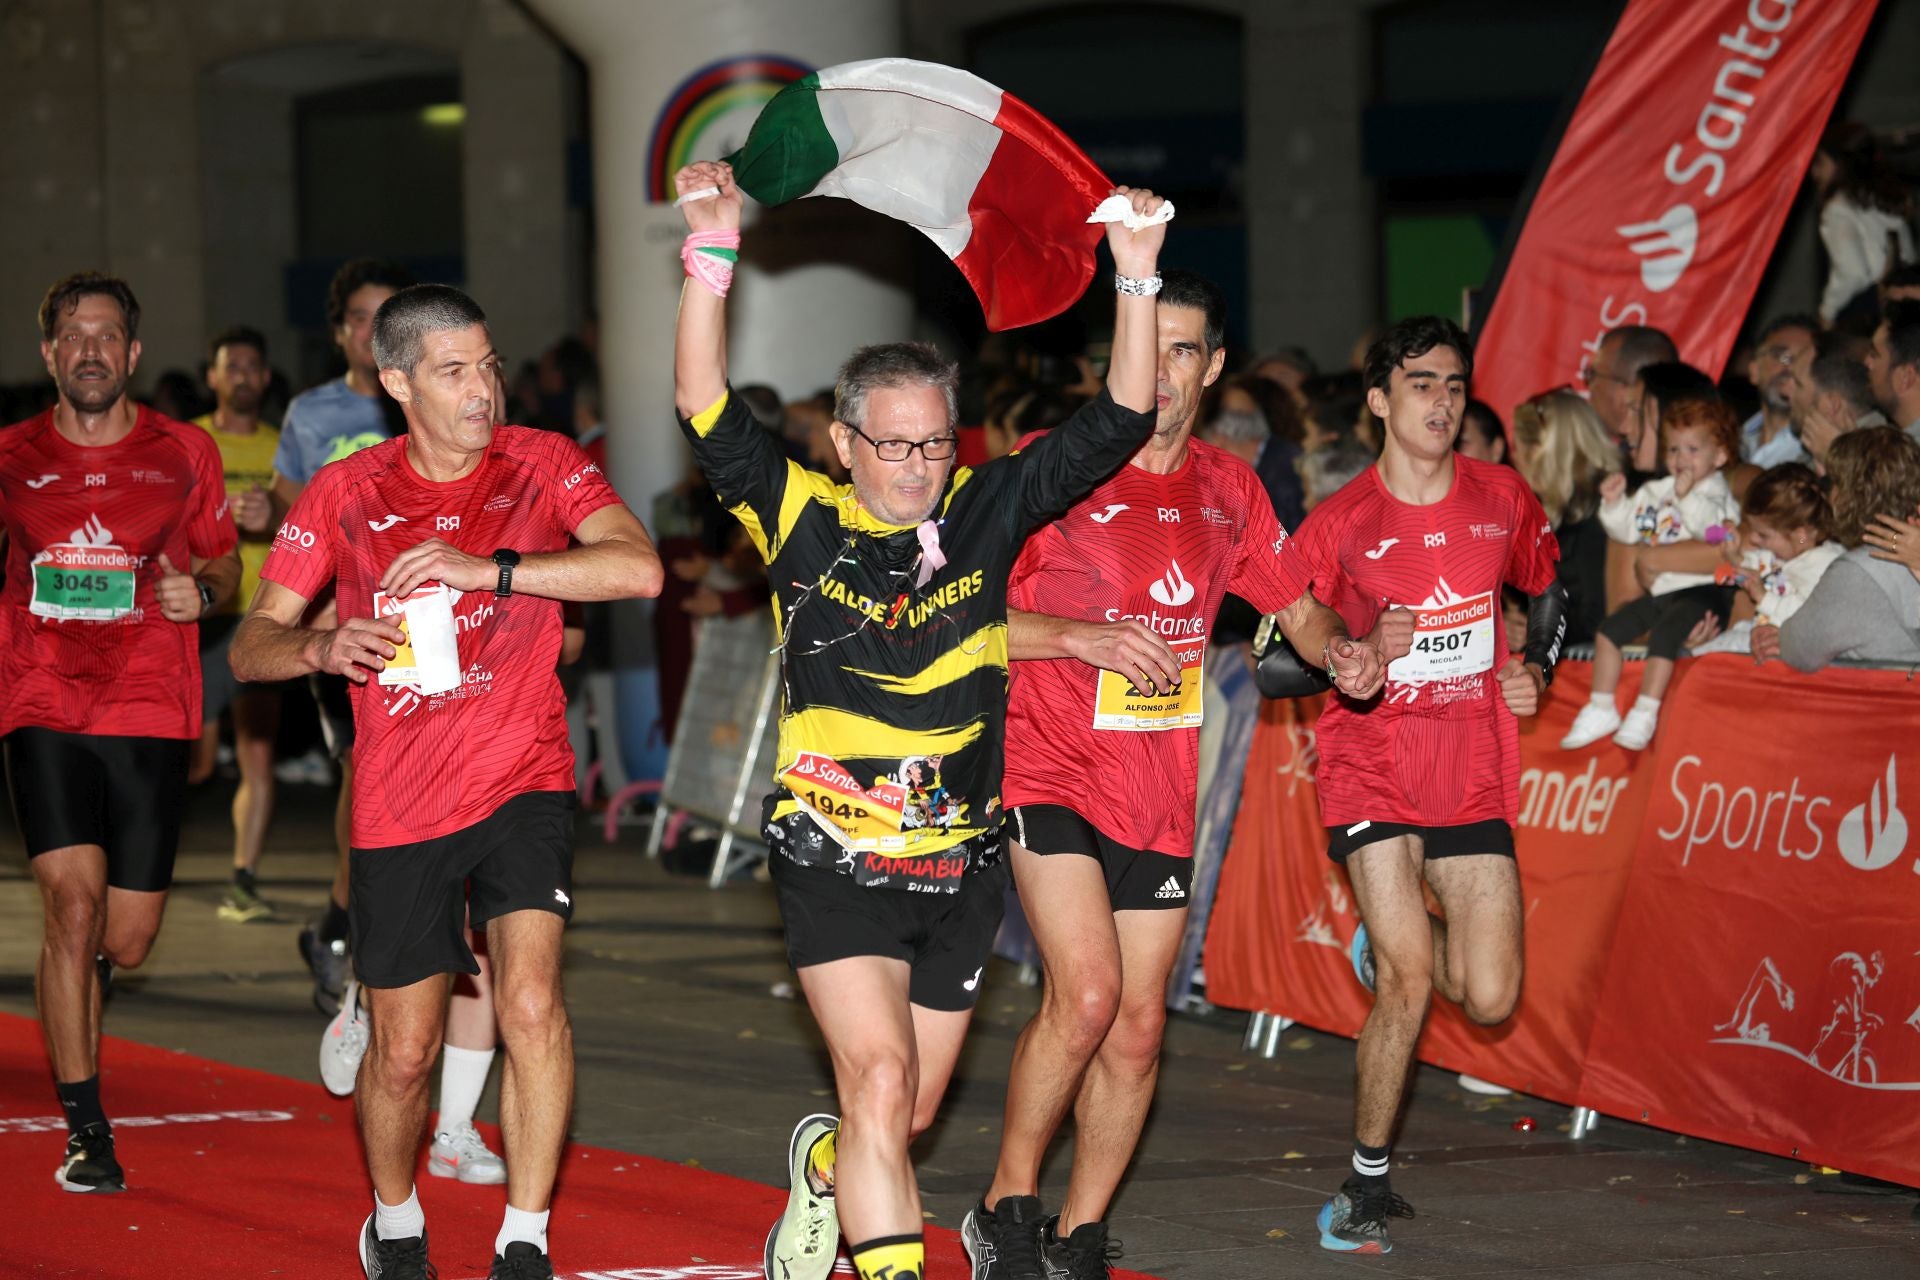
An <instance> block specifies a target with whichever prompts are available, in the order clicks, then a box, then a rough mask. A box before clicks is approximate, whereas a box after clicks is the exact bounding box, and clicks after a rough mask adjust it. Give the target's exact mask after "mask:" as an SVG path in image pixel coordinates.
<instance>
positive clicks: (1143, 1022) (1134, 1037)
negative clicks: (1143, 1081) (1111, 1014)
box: [1100, 1000, 1167, 1075]
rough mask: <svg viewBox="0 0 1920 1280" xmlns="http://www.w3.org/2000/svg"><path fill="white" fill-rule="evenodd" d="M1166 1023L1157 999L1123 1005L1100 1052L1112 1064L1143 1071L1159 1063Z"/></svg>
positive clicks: (1137, 1071) (1140, 1072)
mask: <svg viewBox="0 0 1920 1280" xmlns="http://www.w3.org/2000/svg"><path fill="white" fill-rule="evenodd" d="M1166 1026H1167V1011H1166V1006H1165V1005H1163V1004H1162V1003H1161V1002H1160V1001H1158V1000H1151V1001H1141V1002H1139V1003H1135V1004H1129V1005H1126V1006H1123V1007H1122V1008H1121V1010H1120V1013H1119V1016H1117V1017H1116V1018H1114V1020H1113V1027H1112V1029H1111V1030H1110V1031H1108V1032H1107V1038H1106V1042H1105V1043H1104V1044H1103V1045H1102V1046H1101V1048H1100V1052H1101V1054H1102V1055H1103V1056H1104V1057H1105V1058H1106V1059H1107V1060H1108V1061H1109V1062H1111V1063H1113V1064H1114V1065H1116V1066H1119V1067H1122V1068H1124V1069H1126V1070H1128V1071H1132V1072H1135V1073H1136V1074H1140V1075H1145V1074H1146V1073H1148V1072H1150V1071H1152V1070H1153V1069H1154V1067H1155V1066H1156V1065H1158V1064H1159V1061H1160V1042H1161V1038H1162V1036H1163V1035H1164V1034H1165V1031H1166Z"/></svg>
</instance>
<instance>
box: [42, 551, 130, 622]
mask: <svg viewBox="0 0 1920 1280" xmlns="http://www.w3.org/2000/svg"><path fill="white" fill-rule="evenodd" d="M27 608H28V610H29V611H30V612H31V613H33V615H34V616H35V617H39V618H54V619H56V620H59V621H62V622H65V621H70V620H80V621H85V622H111V621H112V620H113V619H115V618H124V617H126V616H127V615H128V614H130V613H132V612H133V557H132V556H131V555H129V554H128V553H127V551H126V549H125V548H124V547H115V546H102V547H93V546H83V545H81V544H79V543H73V542H56V543H54V544H53V545H52V546H50V547H48V548H47V549H46V550H45V551H42V552H41V553H40V554H39V555H37V556H35V557H34V558H33V599H32V601H31V602H30V603H29V604H28V606H27Z"/></svg>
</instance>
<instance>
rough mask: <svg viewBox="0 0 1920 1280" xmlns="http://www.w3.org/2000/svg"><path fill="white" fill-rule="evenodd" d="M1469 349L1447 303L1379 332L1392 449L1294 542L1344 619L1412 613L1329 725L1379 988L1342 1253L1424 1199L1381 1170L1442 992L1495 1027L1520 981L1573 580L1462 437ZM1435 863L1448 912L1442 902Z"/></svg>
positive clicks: (1535, 503)
mask: <svg viewBox="0 0 1920 1280" xmlns="http://www.w3.org/2000/svg"><path fill="white" fill-rule="evenodd" d="M1472 366H1473V350H1472V347H1471V346H1470V344H1469V343H1468V341H1467V337H1466V335H1465V334H1464V333H1462V332H1461V331H1460V328H1459V326H1457V325H1455V324H1453V323H1452V322H1451V321H1447V320H1443V319H1438V318H1436V317H1431V316H1425V317H1418V318H1415V319H1411V320H1403V321H1401V322H1400V323H1399V324H1396V325H1394V326H1393V328H1391V329H1389V330H1388V331H1387V333H1386V335H1385V336H1384V337H1382V338H1381V339H1380V340H1379V341H1378V342H1376V343H1374V345H1373V347H1372V349H1371V350H1370V351H1368V353H1367V360H1366V369H1365V372H1364V377H1365V380H1366V388H1367V404H1368V407H1370V408H1371V409H1372V410H1373V412H1374V413H1375V414H1376V415H1378V416H1379V417H1381V418H1382V419H1384V420H1385V422H1386V439H1385V445H1384V448H1383V449H1382V451H1381V455H1380V461H1379V462H1378V463H1377V464H1376V465H1375V466H1373V467H1371V468H1369V469H1368V470H1367V471H1366V472H1364V473H1363V474H1362V475H1360V477H1359V478H1357V479H1356V480H1354V481H1353V482H1352V483H1351V484H1349V485H1347V486H1346V487H1345V488H1343V489H1341V490H1340V491H1339V492H1338V493H1336V494H1335V495H1334V496H1333V497H1331V498H1328V499H1327V500H1326V501H1325V502H1323V503H1321V504H1320V505H1319V506H1317V507H1315V508H1314V511H1313V514H1312V515H1310V516H1309V517H1308V518H1307V520H1306V522H1305V523H1304V524H1302V525H1301V527H1300V528H1299V530H1298V531H1296V533H1295V534H1294V536H1293V537H1292V538H1289V539H1288V540H1287V547H1286V552H1285V554H1284V555H1283V556H1282V557H1281V569H1282V571H1283V573H1284V574H1285V575H1286V576H1287V578H1288V580H1289V581H1290V582H1291V583H1292V584H1294V586H1295V587H1296V588H1297V589H1300V590H1306V589H1309V588H1310V589H1311V590H1312V591H1313V592H1314V594H1315V595H1317V596H1318V597H1319V598H1320V599H1323V600H1326V601H1328V602H1329V603H1331V604H1333V605H1334V606H1335V607H1336V608H1338V609H1339V610H1340V612H1341V614H1342V616H1344V617H1346V618H1347V619H1348V621H1349V622H1355V623H1358V624H1361V625H1365V624H1367V623H1369V622H1370V621H1371V619H1372V618H1373V617H1374V616H1375V615H1376V614H1379V613H1380V612H1381V611H1382V607H1383V606H1391V607H1404V608H1406V609H1410V610H1411V611H1412V616H1411V623H1412V637H1411V647H1410V649H1409V650H1408V651H1407V652H1406V653H1405V655H1404V656H1403V657H1400V658H1398V659H1396V660H1395V661H1394V662H1393V663H1392V665H1391V666H1389V667H1388V669H1387V684H1386V688H1385V690H1384V692H1383V693H1382V695H1381V699H1380V702H1379V703H1378V704H1377V705H1375V706H1371V707H1366V708H1360V707H1356V706H1355V705H1353V704H1352V703H1351V702H1349V701H1348V700H1347V699H1345V698H1344V697H1340V696H1338V695H1336V696H1335V697H1334V698H1333V699H1332V700H1331V701H1330V702H1329V703H1328V706H1327V709H1326V711H1325V712H1324V713H1323V714H1322V715H1321V717H1320V721H1319V724H1318V727H1317V733H1318V743H1319V750H1320V766H1319V768H1318V770H1317V771H1316V777H1317V780H1318V784H1319V790H1320V807H1321V811H1322V813H1323V814H1324V820H1325V821H1326V823H1327V834H1328V849H1327V854H1328V856H1329V857H1331V858H1332V859H1333V860H1334V861H1335V862H1344V863H1345V864H1346V867H1347V875H1348V877H1349V878H1350V879H1351V880H1352V882H1353V892H1354V901H1355V903H1356V904H1357V906H1358V908H1359V911H1360V918H1361V931H1360V933H1359V934H1358V935H1357V936H1356V939H1355V942H1354V948H1353V954H1354V959H1355V966H1356V969H1366V968H1368V967H1369V966H1370V967H1371V976H1372V977H1373V982H1371V983H1370V984H1369V985H1370V986H1372V987H1373V989H1374V1006H1373V1011H1372V1013H1371V1014H1369V1015H1368V1017H1367V1022H1366V1025H1365V1026H1364V1027H1363V1028H1362V1029H1361V1032H1360V1043H1359V1050H1358V1055H1357V1076H1358V1082H1357V1087H1356V1102H1355V1117H1354V1153H1353V1173H1352V1175H1351V1176H1350V1177H1349V1178H1348V1179H1347V1180H1346V1182H1345V1184H1344V1185H1343V1186H1342V1187H1341V1188H1340V1191H1339V1193H1338V1194H1336V1195H1335V1196H1334V1197H1333V1198H1332V1199H1331V1200H1329V1201H1328V1202H1327V1204H1326V1205H1325V1207H1323V1208H1322V1209H1321V1211H1320V1215H1319V1227H1320V1243H1321V1244H1322V1245H1323V1246H1324V1247H1326V1248H1328V1249H1334V1250H1339V1251H1342V1252H1348V1253H1385V1252H1387V1251H1388V1250H1389V1249H1390V1248H1391V1247H1392V1245H1391V1242H1390V1241H1389V1240H1388V1238H1387V1220H1388V1219H1389V1218H1394V1217H1411V1216H1412V1214H1413V1210H1412V1208H1411V1207H1410V1206H1408V1204H1407V1202H1406V1201H1405V1200H1403V1199H1401V1198H1400V1197H1399V1196H1397V1195H1395V1194H1394V1193H1393V1189H1392V1186H1391V1184H1390V1182H1389V1179H1388V1173H1387V1170H1388V1157H1389V1153H1390V1152H1389V1148H1390V1144H1391V1142H1392V1137H1393V1129H1394V1121H1395V1118H1396V1116H1397V1115H1398V1113H1399V1110H1400V1101H1401V1098H1402V1096H1403V1094H1404V1093H1405V1091H1406V1086H1407V1081H1408V1079H1409V1077H1410V1075H1411V1072H1412V1067H1413V1052H1414V1044H1415V1042H1416V1041H1417V1040H1418V1039H1419V1036H1420V1026H1421V1024H1422V1022H1424V1021H1425V1019H1426V1014H1427V1006H1428V1001H1429V999H1430V993H1431V992H1433V991H1438V992H1439V993H1440V994H1441V995H1442V996H1444V997H1445V998H1447V999H1448V1000H1452V1001H1454V1002H1456V1003H1458V1004H1460V1005H1461V1006H1462V1007H1463V1008H1464V1009H1465V1010H1466V1014H1467V1016H1468V1017H1469V1018H1472V1019H1473V1020H1474V1021H1475V1022H1477V1023H1481V1024H1482V1025H1488V1026H1491V1025H1493V1024H1495V1023H1498V1022H1501V1021H1503V1020H1504V1019H1505V1018H1506V1017H1507V1016H1508V1015H1509V1014H1511V1013H1512V1012H1513V1007H1514V1003H1515V1002H1516V1001H1517V1000H1518V999H1519V995H1520V969H1521V948H1520V942H1521V937H1520V935H1521V904H1520V877H1519V873H1518V870H1517V868H1516V866H1515V863H1514V857H1513V829H1512V823H1513V820H1514V817H1515V815H1516V812H1517V799H1518V788H1519V780H1520V729H1519V721H1518V719H1517V717H1520V716H1526V715H1532V714H1533V713H1534V711H1535V710H1536V709H1537V708H1538V706H1539V701H1540V696H1541V694H1542V693H1544V692H1545V690H1546V687H1547V682H1548V680H1549V679H1550V678H1551V676H1552V673H1553V664H1554V662H1555V660H1556V659H1557V658H1558V657H1559V652H1560V637H1561V635H1562V633H1563V630H1564V626H1563V617H1564V605H1565V596H1564V593H1563V592H1562V591H1561V589H1560V587H1559V586H1558V585H1557V584H1556V583H1555V581H1554V562H1555V561H1556V560H1557V559H1558V558H1559V547H1558V545H1557V544H1556V543H1555V541H1554V538H1553V533H1552V529H1551V527H1550V526H1549V525H1548V523H1547V518H1546V515H1545V513H1544V512H1543V511H1542V510H1541V507H1540V502H1539V500H1538V499H1537V498H1535V497H1534V496H1533V493H1532V492H1531V491H1530V490H1529V489H1528V488H1527V486H1526V483H1525V482H1524V481H1523V480H1521V479H1520V477H1519V474H1518V473H1517V472H1515V471H1513V470H1512V469H1511V468H1508V467H1501V466H1494V465H1491V464H1488V463H1483V462H1476V461H1475V460H1473V459H1472V458H1465V457H1461V456H1460V455H1459V454H1457V453H1455V452H1454V449H1453V442H1454V437H1455V436H1456V435H1458V434H1459V431H1460V415H1461V412H1462V410H1464V409H1465V407H1466V404H1467V380H1468V378H1469V376H1470V375H1471V373H1472ZM1508 583H1510V584H1512V585H1513V586H1515V587H1517V588H1518V589H1519V590H1520V591H1521V592H1523V593H1525V594H1526V595H1528V596H1530V597H1532V605H1531V608H1530V610H1529V615H1528V625H1527V647H1526V651H1525V653H1524V654H1514V653H1509V652H1508V649H1507V641H1506V629H1505V627H1503V626H1502V625H1501V614H1500V589H1501V586H1502V585H1503V584H1508ZM1423 882H1424V884H1425V885H1426V886H1430V887H1431V888H1432V890H1433V893H1434V896H1435V897H1436V898H1438V899H1439V902H1440V908H1441V911H1442V913H1443V914H1442V916H1434V915H1430V914H1429V913H1428V911H1427V907H1426V901H1425V898H1424V897H1423V895H1422V885H1423ZM1369 942H1370V943H1371V953H1370V959H1369V958H1368V944H1369ZM1362 980H1363V981H1366V975H1364V974H1363V977H1362Z"/></svg>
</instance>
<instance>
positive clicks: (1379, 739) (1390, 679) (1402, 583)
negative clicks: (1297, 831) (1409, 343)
mask: <svg viewBox="0 0 1920 1280" xmlns="http://www.w3.org/2000/svg"><path fill="white" fill-rule="evenodd" d="M1559 558H1560V547H1559V544H1558V543H1557V542H1555V541H1554V537H1553V530H1552V529H1551V527H1550V526H1549V525H1548V524H1547V517H1546V513H1545V512H1544V511H1543V510H1542V509H1541V507H1540V500H1539V499H1538V498H1536V497H1534V496H1533V492H1532V490H1530V489H1528V488H1527V485H1526V482H1525V481H1524V480H1522V479H1521V478H1520V474H1519V473H1518V472H1517V471H1514V470H1512V469H1511V468H1509V467H1500V466H1494V465H1492V464H1491V463H1485V462H1476V461H1474V460H1473V459H1472V458H1464V457H1459V456H1457V455H1456V456H1455V458H1454V481H1453V488H1452V489H1451V490H1450V491H1449V492H1448V494H1447V496H1446V497H1445V498H1443V499H1441V500H1440V501H1439V502H1436V503H1433V504H1432V505H1430V506H1424V507H1421V506H1413V505H1410V504H1408V503H1405V502H1402V501H1400V500H1399V499H1398V498H1395V497H1394V496H1393V495H1392V494H1391V493H1388V492H1387V487H1386V485H1385V484H1384V483H1382V481H1381V479H1380V469H1379V468H1378V467H1370V468H1368V469H1367V470H1366V471H1364V472H1362V473H1361V475H1360V476H1359V477H1358V478H1356V479H1355V480H1354V481H1353V482H1352V483H1350V484H1348V485H1347V486H1346V487H1345V488H1343V489H1341V490H1340V491H1339V492H1338V493H1336V494H1334V495H1333V496H1332V497H1330V498H1328V499H1327V500H1326V501H1325V502H1323V503H1321V504H1320V505H1319V506H1317V507H1315V508H1314V510H1313V514H1312V515H1310V516H1308V517H1307V519H1306V521H1305V522H1304V523H1302V524H1301V526H1300V528H1299V530H1298V531H1297V532H1296V533H1295V535H1294V536H1293V537H1292V538H1291V539H1289V540H1288V542H1287V550H1286V554H1285V555H1283V556H1282V557H1281V567H1282V569H1283V570H1284V571H1285V572H1286V574H1287V576H1288V580H1289V581H1290V582H1292V583H1294V584H1296V585H1297V587H1299V588H1302V589H1304V588H1307V587H1311V588H1312V590H1313V593H1314V595H1315V596H1316V597H1317V598H1318V599H1321V600H1324V601H1326V602H1327V603H1328V604H1331V605H1333V606H1334V607H1335V608H1337V609H1338V610H1339V611H1340V613H1341V616H1342V617H1344V618H1345V619H1346V621H1347V626H1348V628H1349V629H1350V630H1351V631H1352V632H1353V634H1355V635H1356V636H1357V635H1361V634H1363V633H1364V632H1366V631H1367V630H1370V629H1371V628H1372V626H1373V623H1374V620H1375V618H1376V617H1377V616H1378V614H1379V612H1380V610H1381V609H1382V608H1383V607H1386V606H1390V605H1405V606H1407V607H1408V608H1411V609H1413V610H1415V611H1416V621H1415V632H1414V651H1413V652H1412V653H1409V654H1408V655H1407V656H1406V657H1404V658H1400V659H1398V660H1397V661H1395V662H1394V663H1393V664H1392V665H1391V666H1390V667H1389V668H1388V670H1387V684H1386V687H1385V688H1384V689H1382V690H1381V692H1380V695H1379V696H1378V697H1377V698H1375V699H1373V700H1371V701H1369V702H1365V703H1358V702H1353V701H1351V700H1349V699H1348V698H1346V697H1344V696H1342V695H1339V694H1335V695H1334V697H1333V698H1332V700H1331V701H1330V702H1329V703H1328V705H1327V709H1326V711H1325V712H1324V713H1323V714H1322V715H1321V717H1320V722H1319V726H1318V730H1317V742H1318V747H1319V753H1320V763H1319V766H1318V768H1317V769H1316V770H1315V781H1316V782H1317V784H1318V786H1319V790H1320V809H1321V816H1322V818H1323V820H1324V821H1325V822H1326V824H1327V825H1328V826H1330V827H1331V826H1346V825H1348V824H1350V823H1355V822H1363V821H1374V822H1404V823H1411V824H1417V825H1421V826H1436V827H1440V826H1458V825H1461V824H1464V823H1469V822H1482V821H1485V820H1487V819H1490V818H1501V819H1505V820H1506V821H1507V822H1512V821H1513V820H1514V818H1515V816H1516V813H1517V799H1518V787H1519V781H1520V763H1519V761H1520V726H1519V721H1518V720H1516V719H1515V718H1514V716H1513V714H1512V713H1511V712H1510V711H1508V710H1507V707H1506V703H1505V702H1504V701H1503V700H1502V699H1501V697H1500V687H1499V683H1498V682H1497V681H1496V680H1495V679H1494V673H1495V672H1496V671H1498V670H1499V668H1500V664H1501V663H1503V662H1505V661H1506V659H1507V632H1506V627H1505V625H1504V624H1503V620H1502V618H1501V613H1500V588H1501V585H1502V584H1503V583H1511V584H1513V585H1514V586H1515V587H1517V588H1519V589H1520V590H1521V591H1523V592H1525V593H1526V594H1527V595H1530V596H1532V595H1538V594H1540V593H1541V592H1542V591H1545V590H1546V589H1547V587H1548V586H1549V585H1550V584H1551V583H1552V582H1553V577H1554V562H1555V561H1557V560H1558V559H1559Z"/></svg>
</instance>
